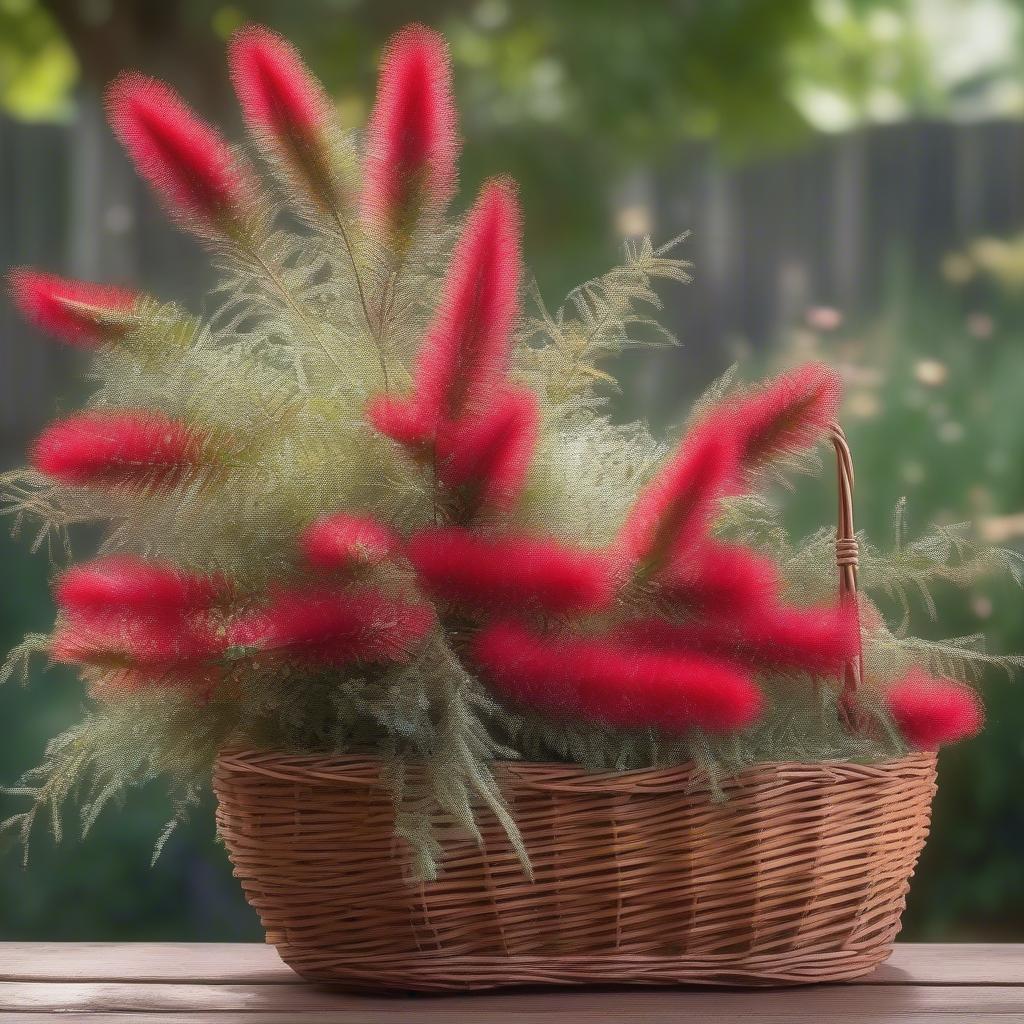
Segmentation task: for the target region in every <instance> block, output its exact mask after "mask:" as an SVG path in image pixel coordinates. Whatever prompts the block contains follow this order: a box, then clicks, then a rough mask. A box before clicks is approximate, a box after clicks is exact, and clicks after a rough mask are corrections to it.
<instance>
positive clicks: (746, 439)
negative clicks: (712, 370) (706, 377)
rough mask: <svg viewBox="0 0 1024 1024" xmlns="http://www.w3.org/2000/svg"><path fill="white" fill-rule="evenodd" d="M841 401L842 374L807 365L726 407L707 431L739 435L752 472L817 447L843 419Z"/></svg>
mask: <svg viewBox="0 0 1024 1024" xmlns="http://www.w3.org/2000/svg"><path fill="white" fill-rule="evenodd" d="M841 397H842V381H841V380H840V377H839V374H838V373H836V371H835V370H833V369H831V368H830V367H828V366H825V365H824V364H822V363H807V364H806V365H804V366H801V367H798V368H797V369H795V370H792V371H790V372H789V373H784V374H780V375H779V376H778V377H776V378H775V379H774V380H770V381H768V382H766V383H765V384H763V385H762V386H761V387H759V388H757V389H756V390H754V391H752V392H750V393H749V394H747V395H745V396H743V397H742V398H739V399H736V400H733V401H727V402H725V403H723V404H722V405H721V406H720V407H719V408H718V409H716V410H714V411H713V412H712V413H711V414H710V416H709V418H708V419H707V421H706V422H705V423H704V425H703V430H704V431H706V432H710V433H724V434H727V435H731V436H732V437H734V438H735V439H736V443H737V449H738V456H739V461H740V465H741V466H742V468H743V469H744V470H745V471H747V472H752V471H755V470H757V469H760V468H761V467H762V466H764V465H765V464H766V463H768V462H771V461H772V460H774V459H778V458H783V457H785V456H788V455H795V454H797V453H798V452H801V451H804V450H805V449H807V448H810V447H812V446H813V445H815V444H816V443H817V442H818V441H819V440H820V438H821V437H822V435H823V434H824V433H826V431H827V430H828V428H829V424H830V423H832V422H833V421H834V420H835V418H836V416H837V415H838V412H839V402H840V399H841ZM700 429H701V427H698V431H699V430H700Z"/></svg>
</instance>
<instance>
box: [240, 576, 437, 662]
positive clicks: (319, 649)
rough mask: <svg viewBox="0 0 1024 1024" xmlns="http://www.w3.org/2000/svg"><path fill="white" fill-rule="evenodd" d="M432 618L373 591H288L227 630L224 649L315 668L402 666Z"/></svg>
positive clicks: (420, 607)
mask: <svg viewBox="0 0 1024 1024" xmlns="http://www.w3.org/2000/svg"><path fill="white" fill-rule="evenodd" d="M433 623H434V616H433V612H432V611H431V610H430V609H429V608H427V607H425V606H423V605H413V604H407V603H404V602H402V601H396V600H393V599H392V598H389V597H386V596H385V595H384V594H381V593H378V592H376V591H370V590H367V591H362V592H359V593H338V592H336V591H333V590H289V591H282V592H280V593H278V594H277V595H275V596H274V598H273V599H272V601H271V602H270V604H269V606H268V607H266V608H264V609H261V610H258V611H255V612H252V613H250V614H248V615H244V616H242V617H241V618H239V619H238V620H236V621H235V622H234V623H233V624H232V625H231V626H230V627H229V629H228V643H229V644H230V645H231V646H235V647H242V648H256V649H258V650H259V651H262V652H264V653H267V654H270V655H274V656H278V657H285V658H293V659H295V660H297V661H304V662H309V663H312V664H319V665H335V666H337V665H345V664H348V663H350V662H354V661H367V662H393V661H406V660H408V658H409V657H410V655H411V654H412V653H413V652H414V651H415V650H416V648H417V647H419V646H420V644H421V643H422V642H423V641H424V640H425V639H426V637H427V635H428V634H429V633H430V630H431V628H432V627H433Z"/></svg>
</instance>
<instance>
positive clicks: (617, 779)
mask: <svg viewBox="0 0 1024 1024" xmlns="http://www.w3.org/2000/svg"><path fill="white" fill-rule="evenodd" d="M936 757H937V752H936V751H934V750H916V751H910V752H909V753H908V754H905V755H904V756H903V757H898V758H889V759H887V760H885V761H878V762H874V763H861V762H855V761H842V760H826V761H764V762H760V763H757V764H753V765H751V766H750V767H748V768H745V769H743V770H742V771H740V772H738V773H736V774H734V775H723V776H722V778H721V779H720V780H719V781H720V784H721V786H722V788H723V789H724V790H726V791H728V790H729V789H731V788H737V787H746V786H749V785H758V784H762V783H766V782H775V783H780V782H786V781H791V782H793V783H797V784H799V783H801V782H803V783H804V784H807V783H810V782H818V783H830V782H833V783H841V782H849V781H854V780H858V781H862V782H863V781H865V780H870V779H875V780H878V781H883V780H891V779H893V778H898V777H906V776H908V775H930V774H932V773H934V771H935V767H936ZM383 760H384V759H383V758H382V757H381V756H380V755H379V754H375V753H372V752H365V753H352V754H295V753H287V752H285V751H281V750H274V749H262V750H261V749H258V748H248V747H229V748H225V749H224V750H222V751H221V752H220V753H219V754H218V755H217V764H216V769H215V771H216V772H217V773H229V774H232V775H236V776H237V775H239V774H251V775H262V776H266V777H271V778H278V779H292V780H294V781H297V782H302V783H305V784H307V785H317V784H319V785H325V786H327V785H333V784H338V783H342V784H348V785H352V784H358V785H367V786H371V787H373V788H385V783H384V782H383V781H382V780H381V778H380V769H381V766H382V764H383ZM493 764H494V767H495V770H496V773H497V774H498V776H499V779H501V780H502V781H508V782H510V783H513V784H515V785H516V786H519V787H528V788H531V789H532V788H536V789H545V790H566V789H581V790H585V791H587V792H590V793H593V792H595V791H600V790H602V789H604V790H608V791H619V792H629V791H643V792H654V791H658V790H671V791H680V790H681V789H683V788H685V789H687V790H689V791H690V792H693V791H695V790H699V789H707V788H708V786H707V782H706V780H705V779H704V778H703V777H702V773H701V770H700V768H699V767H698V766H696V765H695V764H694V763H693V762H689V761H687V762H681V763H680V764H676V765H668V766H665V767H660V768H635V769H627V770H625V771H593V770H590V769H587V768H585V767H584V766H582V765H579V764H575V763H568V762H565V763H563V762H552V761H525V760H523V761H512V760H495V761H494V762H493ZM415 767H416V766H415V765H413V766H412V770H415Z"/></svg>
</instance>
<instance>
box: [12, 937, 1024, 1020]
mask: <svg viewBox="0 0 1024 1024" xmlns="http://www.w3.org/2000/svg"><path fill="white" fill-rule="evenodd" d="M58 1015H59V1017H60V1019H62V1020H71V1021H75V1022H78V1024H81V1022H91V1024H101V1022H102V1024H114V1022H119V1024H124V1022H128V1021H138V1022H140V1024H172V1022H173V1024H204V1022H205V1024H214V1022H215V1024H243V1022H244V1024H257V1022H264V1024H270V1022H273V1024H307V1022H310V1024H323V1022H337V1024H379V1022H383V1021H388V1022H395V1024H416V1022H419V1021H423V1022H429V1024H459V1022H461V1021H467V1022H468V1021H472V1022H473V1024H506V1022H512V1024H515V1022H516V1021H524V1022H530V1024H544V1022H552V1024H577V1022H587V1024H594V1022H597V1021H609V1022H612V1021H614V1022H620V1021H626V1022H636V1024H639V1022H643V1024H660V1022H663V1021H664V1022H668V1021H672V1022H679V1021H711V1022H714V1021H742V1022H743V1024H762V1022H772V1024H782V1022H785V1021H792V1022H796V1024H832V1022H836V1021H838V1022H854V1021H856V1022H862V1024H868V1022H872V1024H879V1022H885V1021H899V1022H901V1024H908V1022H923V1021H943V1022H946V1024H953V1022H957V1024H960V1022H963V1024H985V1022H988V1021H992V1022H996V1021H998V1022H999V1024H1006V1022H1008V1021H1014V1022H1019V1024H1024V945H1014V946H1011V945H1000V946H957V945H947V946H911V945H903V946H898V947H897V948H896V952H895V954H894V955H893V957H892V959H891V960H890V961H889V963H887V964H886V965H885V966H884V967H882V968H881V969H879V970H878V971H876V972H875V973H874V974H873V975H871V977H870V978H866V979H865V980H864V981H862V982H859V983H855V984H849V985H818V986H813V987H809V988H791V989H769V990H760V991H751V990H747V991H741V990H716V989H668V990H666V989H650V990H648V989H609V990H601V989H585V990H582V991H527V992H514V993H508V992H504V993H501V994H498V995H469V996H453V997H438V996H427V997H423V996H421V997H418V998H392V999H388V998H377V997H372V998H371V997H361V996H352V995H345V994H344V993H340V992H336V991H332V990H331V989H329V988H324V987H321V986H317V985H309V984H305V983H304V982H302V981H300V980H299V978H298V977H296V975H294V974H293V973H292V972H291V971H290V970H289V969H288V968H287V967H285V966H284V964H282V963H281V961H280V959H279V958H278V956H277V953H276V952H275V951H274V949H273V948H272V947H270V946H258V945H227V944H214V943H211V944H208V945H199V944H190V943H142V944H137V945H133V944H124V945H120V944H105V943H83V944H73V943H17V942H7V943H0V1021H2V1022H4V1024H6V1022H9V1021H11V1022H13V1021H25V1022H27V1024H32V1022H41V1021H43V1020H48V1019H51V1018H52V1019H54V1020H56V1019H57V1018H58Z"/></svg>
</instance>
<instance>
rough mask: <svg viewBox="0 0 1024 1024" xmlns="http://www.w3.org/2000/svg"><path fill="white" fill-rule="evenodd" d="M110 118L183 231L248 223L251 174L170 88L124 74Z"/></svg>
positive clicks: (110, 95) (113, 92) (111, 95)
mask: <svg viewBox="0 0 1024 1024" xmlns="http://www.w3.org/2000/svg"><path fill="white" fill-rule="evenodd" d="M107 114H108V117H109V119H110V124H111V127H112V128H113V130H114V134H115V135H116V136H117V137H118V139H119V140H120V142H121V145H123V146H124V148H125V150H126V151H127V152H128V155H129V156H130V157H131V159H132V162H133V163H134V164H135V167H136V169H137V170H138V172H139V174H140V175H141V176H142V177H143V178H145V180H146V181H147V182H148V183H149V184H150V185H151V186H152V187H153V189H154V190H155V191H156V192H157V193H158V195H159V196H160V197H161V199H162V200H163V202H164V204H165V206H166V207H167V209H168V210H169V212H170V213H171V214H172V215H173V216H175V217H176V218H177V219H178V220H179V221H180V222H181V223H182V224H183V226H185V227H188V228H192V229H193V230H198V231H199V232H200V233H203V232H205V231H208V230H211V229H212V230H213V231H215V232H216V233H224V232H231V231H232V230H234V229H235V228H237V227H238V226H239V225H240V224H241V223H242V222H243V221H244V219H245V218H246V215H247V214H248V213H249V212H250V210H251V207H252V196H253V186H252V183H251V181H250V176H249V173H248V171H247V170H246V169H245V168H244V167H243V166H241V165H240V164H239V163H238V161H237V160H236V158H235V157H234V155H233V154H232V152H231V149H230V147H229V146H228V144H227V142H226V141H225V140H224V138H223V137H222V136H221V135H220V133H219V132H218V131H217V130H216V129H215V128H213V127H212V126H211V125H209V124H207V123H206V122H205V121H203V120H202V119H201V118H199V117H197V116H196V114H195V112H194V111H193V110H192V109H191V107H189V106H188V104H186V103H185V101H184V100H183V99H182V98H181V97H180V96H179V95H178V94H177V93H176V92H175V91H174V90H173V89H172V88H170V86H168V85H165V84H164V83H162V82H158V81H155V80H154V79H151V78H146V77H145V76H144V75H140V74H138V73H137V72H126V73H124V74H122V75H119V76H118V77H117V78H116V79H115V80H114V81H113V83H112V84H111V85H110V87H109V89H108V90H107Z"/></svg>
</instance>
